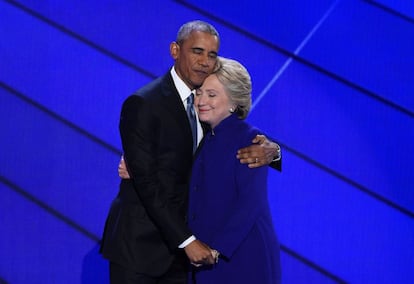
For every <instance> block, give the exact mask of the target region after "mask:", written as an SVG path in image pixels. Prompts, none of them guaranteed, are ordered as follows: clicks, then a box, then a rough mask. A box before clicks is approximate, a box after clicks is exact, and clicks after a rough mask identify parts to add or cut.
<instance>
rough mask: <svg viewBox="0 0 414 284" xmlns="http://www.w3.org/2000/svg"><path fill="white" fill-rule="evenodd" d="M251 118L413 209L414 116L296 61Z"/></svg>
mask: <svg viewBox="0 0 414 284" xmlns="http://www.w3.org/2000/svg"><path fill="white" fill-rule="evenodd" d="M253 80H254V78H253ZM262 113H266V114H271V116H270V117H269V116H263V115H261V114H262ZM251 120H252V121H253V122H255V124H257V125H268V127H267V129H268V131H269V132H270V133H271V134H272V136H273V137H277V138H279V139H281V141H282V142H283V143H285V144H287V145H289V147H291V148H293V149H295V150H296V151H299V152H300V153H302V154H304V155H306V156H308V157H310V158H311V159H313V160H315V161H317V162H318V163H320V164H322V165H323V166H325V167H327V168H328V169H331V170H333V171H335V172H336V173H337V174H338V175H340V176H343V177H344V178H346V179H350V181H352V182H355V183H356V184H357V185H360V186H361V187H363V188H365V189H368V190H370V191H372V192H374V193H378V194H380V195H381V196H384V197H385V198H387V199H389V200H391V201H393V202H394V203H397V204H399V205H400V206H403V207H405V208H407V209H409V210H411V212H414V194H413V193H412V188H413V186H414V175H412V170H411V163H412V161H411V160H412V159H411V157H412V156H411V155H409V154H408V153H414V143H412V141H414V123H413V119H412V118H411V117H408V116H406V115H405V114H402V113H400V112H397V111H395V110H394V109H392V108H390V107H388V106H387V105H384V104H381V103H378V102H377V101H375V100H373V99H372V98H370V97H368V96H364V95H361V94H360V93H358V92H357V91H355V90H353V89H352V88H348V87H346V86H345V85H341V84H340V83H338V82H337V81H335V80H332V79H330V78H329V77H324V76H322V75H321V74H320V73H317V72H314V71H312V70H311V69H309V68H306V67H304V66H302V65H300V64H292V65H290V67H289V68H288V69H287V71H286V72H285V73H284V74H283V76H282V77H281V78H280V80H278V81H277V82H276V83H275V85H274V88H273V89H271V90H270V91H269V92H268V94H267V95H266V96H265V97H264V99H262V101H261V102H260V104H259V105H258V110H257V111H256V109H255V110H254V112H253V113H252V117H251ZM270 124H271V125H270Z"/></svg>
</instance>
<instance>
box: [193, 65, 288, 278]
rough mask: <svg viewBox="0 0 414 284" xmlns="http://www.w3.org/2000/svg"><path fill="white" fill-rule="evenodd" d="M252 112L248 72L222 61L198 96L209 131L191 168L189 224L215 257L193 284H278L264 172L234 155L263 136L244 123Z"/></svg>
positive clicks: (197, 269) (196, 269) (197, 273)
mask: <svg viewBox="0 0 414 284" xmlns="http://www.w3.org/2000/svg"><path fill="white" fill-rule="evenodd" d="M250 106H251V80H250V76H249V73H248V72H247V70H246V69H245V68H244V67H243V66H242V65H241V64H240V63H238V62H237V61H234V60H231V59H225V58H219V65H218V69H217V70H216V71H215V72H214V73H213V74H211V75H210V76H208V77H207V79H206V80H205V81H204V83H203V85H202V86H201V87H200V88H199V89H198V90H197V93H196V97H195V107H196V110H197V112H198V116H199V119H200V120H201V121H202V122H204V123H206V124H208V125H209V126H210V130H209V131H208V132H207V133H206V135H205V138H204V140H203V145H202V147H201V149H200V151H199V152H198V153H197V156H196V158H195V162H194V164H193V171H192V178H191V186H190V196H189V211H188V222H189V226H190V228H191V229H192V232H193V233H194V235H195V236H196V237H197V238H198V239H200V240H202V241H203V242H205V243H206V244H208V245H209V246H210V247H211V248H212V252H213V253H214V255H215V256H216V255H218V258H217V263H216V264H214V265H202V266H198V267H193V272H192V273H191V274H192V275H191V278H192V280H195V281H196V283H197V284H204V283H212V284H213V283H214V284H220V283H223V284H229V283H238V284H243V283H246V284H247V283H249V284H250V283H260V284H266V283H280V261H279V243H278V241H277V238H276V234H275V231H274V228H273V223H272V218H271V213H270V209H269V204H268V197H267V171H268V167H259V168H254V169H251V168H249V167H247V165H243V164H240V162H239V161H238V160H237V158H236V157H235V155H234V153H236V152H237V150H238V149H240V148H242V147H245V146H248V145H250V143H251V140H252V139H253V138H254V137H255V136H256V135H257V134H260V131H259V130H258V129H256V128H254V127H252V126H250V125H249V124H248V123H246V122H245V121H244V119H245V118H246V116H247V114H248V112H249V110H250Z"/></svg>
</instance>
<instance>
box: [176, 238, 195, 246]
mask: <svg viewBox="0 0 414 284" xmlns="http://www.w3.org/2000/svg"><path fill="white" fill-rule="evenodd" d="M195 240H196V237H195V236H191V237H189V238H188V239H186V240H185V241H184V242H182V243H181V244H180V245H179V246H178V248H185V247H186V246H188V245H189V244H190V243H192V242H193V241H195Z"/></svg>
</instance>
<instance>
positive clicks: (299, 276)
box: [280, 251, 338, 284]
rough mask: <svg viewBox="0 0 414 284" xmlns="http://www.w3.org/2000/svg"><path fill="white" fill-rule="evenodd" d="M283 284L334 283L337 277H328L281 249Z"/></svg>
mask: <svg viewBox="0 0 414 284" xmlns="http://www.w3.org/2000/svg"><path fill="white" fill-rule="evenodd" d="M280 262H281V266H282V283H283V284H334V283H338V281H336V280H337V278H330V277H328V276H326V275H324V274H322V273H320V272H318V271H316V270H315V269H314V268H313V267H311V266H309V265H307V264H305V263H304V262H301V261H299V260H298V258H295V257H292V256H291V255H289V254H287V253H286V252H284V251H282V252H281V254H280Z"/></svg>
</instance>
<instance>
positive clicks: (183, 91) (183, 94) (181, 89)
mask: <svg viewBox="0 0 414 284" xmlns="http://www.w3.org/2000/svg"><path fill="white" fill-rule="evenodd" d="M170 73H171V76H172V78H173V81H174V85H175V87H176V88H177V91H178V94H179V95H180V98H181V100H182V101H183V102H184V101H185V100H186V99H187V97H188V96H189V95H190V93H191V92H192V90H191V89H190V88H189V87H188V86H187V85H186V84H185V83H184V81H183V80H182V79H181V78H180V77H179V76H178V74H177V72H175V68H174V66H173V67H172V68H171V71H170Z"/></svg>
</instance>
